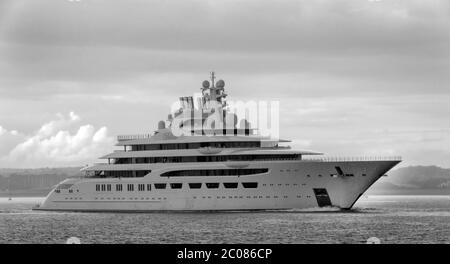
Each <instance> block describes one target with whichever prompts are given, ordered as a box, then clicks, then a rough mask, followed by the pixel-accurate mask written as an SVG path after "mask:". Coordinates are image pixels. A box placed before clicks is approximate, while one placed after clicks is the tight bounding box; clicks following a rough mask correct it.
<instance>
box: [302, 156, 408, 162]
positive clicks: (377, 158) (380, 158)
mask: <svg viewBox="0 0 450 264" xmlns="http://www.w3.org/2000/svg"><path fill="white" fill-rule="evenodd" d="M303 160H304V161H321V162H341V161H401V160H402V157H400V156H385V157H383V156H375V157H367V156H362V157H321V158H308V157H304V158H303Z"/></svg>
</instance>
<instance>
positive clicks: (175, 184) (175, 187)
mask: <svg viewBox="0 0 450 264" xmlns="http://www.w3.org/2000/svg"><path fill="white" fill-rule="evenodd" d="M181 187H183V184H182V183H171V184H170V188H172V189H181Z"/></svg>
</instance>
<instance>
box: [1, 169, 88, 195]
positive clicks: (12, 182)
mask: <svg viewBox="0 0 450 264" xmlns="http://www.w3.org/2000/svg"><path fill="white" fill-rule="evenodd" d="M80 169H81V167H67V168H39V169H0V196H7V195H8V194H9V192H11V194H12V195H13V196H30V195H33V196H45V195H47V193H48V192H49V191H50V190H51V189H52V188H53V186H54V185H56V184H58V183H59V182H61V181H62V180H64V179H66V178H70V177H79V176H81V172H80ZM8 189H9V190H10V191H8Z"/></svg>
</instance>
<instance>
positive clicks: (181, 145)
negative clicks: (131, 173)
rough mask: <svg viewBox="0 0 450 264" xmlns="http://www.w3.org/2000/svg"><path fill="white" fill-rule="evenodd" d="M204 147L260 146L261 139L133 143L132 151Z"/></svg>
mask: <svg viewBox="0 0 450 264" xmlns="http://www.w3.org/2000/svg"><path fill="white" fill-rule="evenodd" d="M204 147H213V148H259V147H261V142H260V141H255V142H239V141H237V142H199V143H169V144H145V145H131V150H132V151H143V150H167V149H198V148H204Z"/></svg>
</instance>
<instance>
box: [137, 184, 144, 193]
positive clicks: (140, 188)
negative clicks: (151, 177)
mask: <svg viewBox="0 0 450 264" xmlns="http://www.w3.org/2000/svg"><path fill="white" fill-rule="evenodd" d="M138 191H140V192H142V191H145V184H138Z"/></svg>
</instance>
